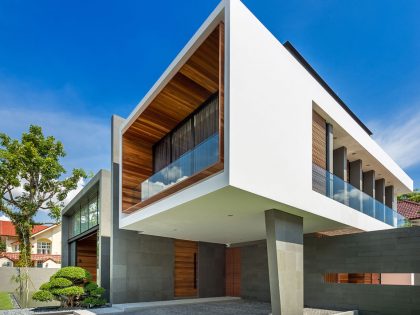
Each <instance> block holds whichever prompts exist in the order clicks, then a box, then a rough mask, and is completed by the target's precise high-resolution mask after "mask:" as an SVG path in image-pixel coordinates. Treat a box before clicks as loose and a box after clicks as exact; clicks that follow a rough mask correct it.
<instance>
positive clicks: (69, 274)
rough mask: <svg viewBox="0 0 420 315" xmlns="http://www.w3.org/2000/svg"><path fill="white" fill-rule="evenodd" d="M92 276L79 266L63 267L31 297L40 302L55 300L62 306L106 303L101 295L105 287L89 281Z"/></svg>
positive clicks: (88, 305)
mask: <svg viewBox="0 0 420 315" xmlns="http://www.w3.org/2000/svg"><path fill="white" fill-rule="evenodd" d="M91 279H92V276H91V275H90V274H89V272H87V271H86V270H85V269H83V268H80V267H64V268H61V269H60V270H59V271H57V272H56V273H55V274H53V275H52V276H51V278H50V281H49V282H47V283H44V284H42V285H41V287H40V288H39V291H37V292H35V293H34V294H33V296H32V299H34V300H36V301H41V302H47V301H52V300H57V301H60V302H61V306H62V307H73V306H79V305H83V306H87V307H92V306H100V305H104V304H105V303H106V301H105V299H103V298H102V295H103V294H104V293H105V289H104V288H102V287H98V285H97V284H96V283H94V282H91Z"/></svg>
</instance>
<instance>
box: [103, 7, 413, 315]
mask: <svg viewBox="0 0 420 315" xmlns="http://www.w3.org/2000/svg"><path fill="white" fill-rule="evenodd" d="M112 126H113V130H112V175H111V178H112V193H111V196H112V225H111V226H112V232H111V235H112V237H111V253H110V256H111V288H110V290H111V302H113V303H124V302H136V301H150V300H165V299H174V298H187V297H211V296H223V295H229V296H241V297H244V298H251V299H257V300H263V301H270V300H271V305H272V309H273V314H280V312H281V313H282V314H302V312H303V310H302V308H303V304H304V302H303V291H304V287H303V262H304V257H303V250H304V248H303V235H304V234H309V233H319V232H323V231H335V230H340V231H342V230H345V229H349V230H353V231H375V230H382V229H391V228H394V227H398V226H401V225H403V224H404V218H403V217H402V216H401V215H399V214H398V213H397V212H396V206H397V204H396V196H397V195H398V194H402V193H406V192H410V191H412V188H413V181H412V179H411V178H410V177H409V176H408V175H407V174H406V173H405V172H404V171H403V170H402V169H401V168H400V167H399V166H398V165H397V164H396V163H395V162H394V161H393V160H392V159H391V157H389V155H388V154H387V153H385V152H384V150H383V149H382V148H381V147H380V146H379V145H378V144H377V143H376V142H375V141H374V140H373V139H372V137H371V135H372V133H371V131H370V130H369V129H368V128H367V127H366V126H365V125H364V124H363V123H362V122H361V120H360V119H359V118H358V117H357V116H356V115H355V114H354V113H353V112H352V111H351V110H350V109H349V108H348V107H347V106H346V105H345V104H344V102H343V101H342V100H341V99H340V98H339V97H338V96H337V94H336V93H335V92H334V91H333V90H332V89H331V88H330V87H329V86H328V85H327V84H326V83H325V81H323V79H322V78H320V76H319V75H318V74H317V73H316V72H315V70H314V69H313V68H312V67H311V66H310V65H309V64H308V63H307V62H306V61H305V59H304V58H303V57H302V56H301V55H300V54H299V53H298V52H297V51H296V49H295V48H294V47H293V46H292V45H291V44H290V43H285V44H281V43H280V42H279V41H278V40H277V39H276V38H275V37H274V36H273V35H272V34H271V33H270V32H269V31H268V30H267V29H266V28H265V27H264V26H263V25H262V24H261V23H260V22H259V21H258V20H257V19H256V18H255V16H253V15H252V13H251V12H250V11H249V10H248V9H247V8H246V7H245V6H244V5H243V4H242V3H241V2H239V1H233V0H232V1H223V2H222V3H221V4H220V5H219V6H218V7H217V8H216V9H215V11H214V12H213V13H212V14H211V15H210V16H209V18H208V19H207V20H206V21H205V22H204V24H203V25H202V26H201V27H200V28H199V30H198V31H197V33H196V34H195V35H194V36H193V37H192V38H191V39H190V41H189V42H188V43H187V45H186V46H185V47H184V48H183V49H182V51H181V52H180V53H179V55H178V56H177V57H176V58H175V60H174V61H173V62H172V63H171V64H170V66H169V67H168V68H167V69H166V71H165V72H164V73H163V74H162V76H161V77H160V79H159V80H158V81H157V82H156V83H155V84H154V86H153V87H152V89H151V90H150V91H149V92H148V93H147V94H146V95H145V96H144V98H143V99H142V101H141V102H140V103H139V105H138V106H137V107H136V108H134V110H133V111H132V113H131V114H130V115H129V117H128V118H127V119H122V118H120V117H116V116H114V117H113V121H112ZM340 233H341V232H340ZM340 272H341V271H340ZM342 272H345V271H342ZM360 272H363V270H361V271H360ZM369 272H372V271H369ZM379 272H380V271H379ZM318 277H319V279H321V278H322V277H321V275H320V274H319V275H318ZM280 296H281V298H280ZM355 303H356V302H355Z"/></svg>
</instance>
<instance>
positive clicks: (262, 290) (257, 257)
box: [241, 240, 270, 302]
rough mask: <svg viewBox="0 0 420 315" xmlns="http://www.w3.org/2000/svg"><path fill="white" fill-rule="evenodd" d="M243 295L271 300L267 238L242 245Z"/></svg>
mask: <svg viewBox="0 0 420 315" xmlns="http://www.w3.org/2000/svg"><path fill="white" fill-rule="evenodd" d="M241 297H242V298H245V299H252V300H258V301H264V302H270V280H269V275H268V260H267V244H266V241H265V240H263V241H260V242H257V243H255V244H252V245H248V246H243V247H241Z"/></svg>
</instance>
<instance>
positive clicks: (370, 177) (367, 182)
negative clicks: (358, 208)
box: [363, 170, 375, 217]
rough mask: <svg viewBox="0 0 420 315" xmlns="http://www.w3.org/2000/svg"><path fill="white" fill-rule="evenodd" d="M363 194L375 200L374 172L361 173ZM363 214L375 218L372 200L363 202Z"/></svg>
mask: <svg viewBox="0 0 420 315" xmlns="http://www.w3.org/2000/svg"><path fill="white" fill-rule="evenodd" d="M363 192H364V193H365V194H367V195H369V196H371V197H372V198H375V171H373V170H372V171H368V172H364V173H363ZM363 213H366V214H367V215H370V216H372V217H374V216H375V203H374V199H371V200H367V199H364V200H363Z"/></svg>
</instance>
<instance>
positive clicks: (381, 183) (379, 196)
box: [375, 178, 385, 204]
mask: <svg viewBox="0 0 420 315" xmlns="http://www.w3.org/2000/svg"><path fill="white" fill-rule="evenodd" d="M375 199H376V200H378V201H379V202H382V203H383V204H385V179H383V178H381V179H377V180H375Z"/></svg>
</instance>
